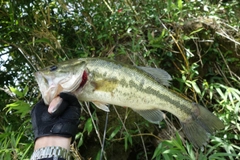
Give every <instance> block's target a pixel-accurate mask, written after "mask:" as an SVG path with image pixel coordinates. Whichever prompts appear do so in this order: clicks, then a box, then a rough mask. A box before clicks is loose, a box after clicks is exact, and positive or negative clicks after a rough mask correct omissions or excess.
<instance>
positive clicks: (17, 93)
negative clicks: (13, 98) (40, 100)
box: [9, 87, 23, 98]
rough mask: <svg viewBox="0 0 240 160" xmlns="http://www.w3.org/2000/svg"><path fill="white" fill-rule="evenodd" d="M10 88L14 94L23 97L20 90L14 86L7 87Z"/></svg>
mask: <svg viewBox="0 0 240 160" xmlns="http://www.w3.org/2000/svg"><path fill="white" fill-rule="evenodd" d="M9 88H10V90H11V91H12V92H13V93H14V94H15V95H17V96H18V97H20V98H21V97H23V93H22V92H20V91H19V90H18V89H16V88H13V87H9Z"/></svg>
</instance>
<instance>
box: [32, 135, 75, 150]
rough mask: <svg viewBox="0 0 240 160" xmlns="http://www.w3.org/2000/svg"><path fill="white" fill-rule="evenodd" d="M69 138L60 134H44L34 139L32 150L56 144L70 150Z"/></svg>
mask: <svg viewBox="0 0 240 160" xmlns="http://www.w3.org/2000/svg"><path fill="white" fill-rule="evenodd" d="M70 143H71V138H66V137H60V136H45V137H40V138H38V139H37V140H36V142H35V146H34V150H37V149H39V148H43V147H48V146H57V147H62V148H65V149H67V150H68V151H69V150H70Z"/></svg>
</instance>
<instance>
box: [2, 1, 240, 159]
mask: <svg viewBox="0 0 240 160" xmlns="http://www.w3.org/2000/svg"><path fill="white" fill-rule="evenodd" d="M0 6H1V13H0V17H1V19H0V64H1V65H0V77H1V79H0V122H1V124H0V143H1V148H0V159H27V157H29V156H30V154H31V151H32V147H33V141H32V140H33V138H32V137H33V135H32V130H31V124H30V115H29V112H30V110H31V107H30V106H31V105H33V104H34V103H35V102H36V101H37V99H39V97H40V95H39V91H38V86H37V85H36V82H35V81H34V77H33V72H35V71H36V70H37V69H39V68H42V67H45V66H47V65H50V64H53V63H57V62H60V61H64V60H67V59H72V58H77V57H108V58H110V59H113V60H117V61H122V62H125V63H129V64H134V65H143V66H152V67H159V68H163V69H165V70H166V71H168V72H169V73H170V74H171V75H172V77H173V82H172V84H173V85H172V87H171V89H173V90H175V91H177V92H179V93H180V94H181V95H182V96H184V97H187V98H189V99H191V100H193V101H195V102H198V103H201V104H203V105H204V106H206V107H207V108H208V109H209V110H211V111H212V112H213V113H214V114H215V115H217V116H218V117H219V118H220V119H221V120H222V121H223V122H224V123H225V129H224V130H222V131H218V132H217V134H216V136H212V137H211V139H210V142H209V144H208V145H207V146H205V147H204V150H202V151H200V150H194V149H193V148H192V146H191V144H188V142H187V141H185V140H184V138H181V136H180V135H181V134H178V133H176V134H175V130H173V133H174V134H170V133H172V132H168V134H170V137H172V139H171V140H169V138H166V137H164V138H163V139H162V138H159V134H158V132H160V133H162V132H163V131H164V129H166V128H174V126H172V125H169V124H168V123H163V125H162V128H161V129H156V128H155V127H153V126H154V125H152V124H149V123H148V122H146V121H144V120H143V119H140V120H139V119H136V117H139V116H132V115H133V113H132V112H129V111H126V112H125V110H124V111H123V112H121V113H120V114H119V115H118V114H117V113H116V115H115V117H114V116H113V118H111V119H110V120H109V123H110V124H109V125H108V128H109V129H108V130H107V136H106V137H107V140H106V150H105V151H106V155H105V156H106V157H105V159H107V158H108V157H111V155H116V153H115V152H121V153H120V154H118V153H117V154H118V155H121V156H122V157H124V158H122V159H127V158H128V157H131V156H130V155H132V154H134V155H136V156H135V157H134V158H132V159H141V158H139V157H144V156H143V155H145V157H146V155H147V157H148V159H151V158H152V159H174V158H175V159H225V158H226V157H228V159H237V158H239V157H240V155H239V153H240V148H239V144H240V136H239V135H240V119H239V112H240V110H239V106H240V92H239V84H240V83H239V81H240V77H239V75H240V70H239V67H240V60H239V49H240V48H239V46H240V35H239V26H240V20H239V17H240V12H239V10H240V5H239V1H238V0H231V1H226V2H225V1H208V0H202V1H199V0H191V1H183V0H164V1H156V0H147V1H146V0H143V1H129V0H127V1H117V2H116V1H113V0H109V1H105V0H104V1H97V0H94V1H63V0H58V1H56V0H53V1H38V0H36V1H33V2H31V1H9V0H7V1H2V2H1V3H0ZM84 106H86V105H84ZM91 108H92V107H91ZM97 111H98V110H97V109H96V110H95V111H94V114H93V115H90V114H89V112H91V111H90V110H89V111H88V112H86V113H85V112H84V114H83V115H82V117H81V119H82V124H81V128H80V131H81V132H79V133H78V135H77V136H76V140H77V148H76V150H78V149H79V148H80V153H81V152H86V154H85V157H88V158H89V159H90V158H92V157H95V158H96V159H98V158H99V157H100V151H101V145H99V144H101V143H102V142H101V135H102V133H103V131H102V128H104V126H102V124H103V123H102V122H103V121H104V118H103V117H102V116H101V113H98V112H97ZM114 113H115V112H111V114H114ZM89 117H91V118H89ZM116 117H117V118H116ZM122 117H124V118H122ZM169 117H170V119H171V120H172V121H173V122H175V118H174V117H172V116H169ZM133 122H136V123H137V124H138V126H139V128H136V126H135V125H133V124H134V123H133ZM166 126H168V127H166ZM140 131H141V132H142V133H141V132H140ZM180 132H181V131H179V133H180ZM162 134H163V135H167V134H166V133H165V132H163V133H162ZM142 138H143V141H144V143H143V142H142ZM151 138H153V139H155V140H156V139H157V140H159V141H160V142H159V141H158V142H157V143H158V145H157V147H156V146H155V145H154V143H153V140H152V139H151ZM91 139H94V140H96V141H97V142H95V141H90V140H91ZM89 141H90V143H89ZM91 144H93V145H94V146H91ZM114 146H117V148H118V150H117V151H115V150H113V148H116V147H114ZM91 148H93V149H94V151H93V150H91V151H89V150H90V149H91ZM121 148H122V149H121ZM84 149H86V151H84ZM99 150H100V151H99ZM88 152H90V153H89V154H87V153H88ZM131 153H132V154H131ZM93 154H94V155H93ZM137 155H138V157H137ZM115 158H116V157H114V159H115ZM108 159H111V158H108Z"/></svg>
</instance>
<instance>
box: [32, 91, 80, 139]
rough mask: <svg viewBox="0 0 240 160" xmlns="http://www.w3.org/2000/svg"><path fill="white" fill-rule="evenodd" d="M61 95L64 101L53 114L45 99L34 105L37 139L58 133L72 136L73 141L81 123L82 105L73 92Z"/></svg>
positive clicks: (33, 115)
mask: <svg viewBox="0 0 240 160" xmlns="http://www.w3.org/2000/svg"><path fill="white" fill-rule="evenodd" d="M59 96H60V97H61V98H62V102H61V103H60V105H58V108H57V110H56V111H55V112H54V113H52V114H50V113H49V112H48V106H47V105H45V104H44V102H43V100H41V101H40V102H38V103H37V104H36V105H35V106H34V107H33V109H32V112H31V117H32V125H33V130H34V136H35V141H36V139H37V138H39V137H43V136H50V135H57V136H62V137H72V142H73V140H74V138H75V135H76V133H77V128H78V125H79V123H80V120H79V118H80V109H81V106H80V104H79V102H78V100H77V98H76V97H75V96H74V95H72V94H71V93H63V92H62V93H60V95H59Z"/></svg>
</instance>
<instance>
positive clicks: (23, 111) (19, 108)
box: [4, 100, 30, 118]
mask: <svg viewBox="0 0 240 160" xmlns="http://www.w3.org/2000/svg"><path fill="white" fill-rule="evenodd" d="M4 109H7V112H11V111H16V112H15V113H17V114H20V115H21V118H23V117H25V116H26V115H27V114H29V110H30V104H29V103H26V102H24V101H22V100H17V101H16V102H14V103H10V104H8V105H6V107H5V108H4Z"/></svg>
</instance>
